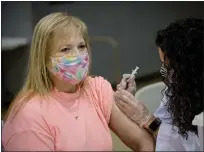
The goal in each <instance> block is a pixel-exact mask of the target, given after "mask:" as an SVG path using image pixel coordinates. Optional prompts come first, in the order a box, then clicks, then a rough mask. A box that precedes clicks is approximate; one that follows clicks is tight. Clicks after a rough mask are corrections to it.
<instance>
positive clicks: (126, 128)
mask: <svg viewBox="0 0 204 152" xmlns="http://www.w3.org/2000/svg"><path fill="white" fill-rule="evenodd" d="M109 127H110V129H111V130H112V131H113V132H114V133H115V134H116V135H117V136H118V137H119V138H120V139H121V140H122V141H123V142H124V143H125V144H126V145H127V146H128V147H130V148H132V149H133V150H139V149H141V147H142V148H143V146H144V144H149V145H150V146H149V147H147V149H148V148H150V149H151V150H153V149H152V148H153V147H154V146H153V145H154V143H153V137H152V136H151V135H150V134H149V133H148V132H147V131H146V130H144V129H142V128H140V127H139V126H138V125H137V124H135V123H134V122H133V121H131V120H130V119H129V118H128V117H127V116H126V115H125V114H124V113H123V112H122V111H120V109H119V108H118V107H117V105H116V104H115V102H113V106H112V111H111V116H110V122H109Z"/></svg>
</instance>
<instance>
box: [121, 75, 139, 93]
mask: <svg viewBox="0 0 204 152" xmlns="http://www.w3.org/2000/svg"><path fill="white" fill-rule="evenodd" d="M130 75H131V74H123V79H122V80H121V82H120V84H119V85H118V86H117V89H124V90H127V91H128V92H129V93H131V94H132V95H135V93H136V89H137V86H136V83H135V76H134V77H132V78H130Z"/></svg>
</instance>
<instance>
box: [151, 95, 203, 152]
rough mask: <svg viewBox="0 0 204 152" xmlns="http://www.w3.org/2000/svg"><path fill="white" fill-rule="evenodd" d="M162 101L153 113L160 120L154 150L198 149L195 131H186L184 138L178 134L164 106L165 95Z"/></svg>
mask: <svg viewBox="0 0 204 152" xmlns="http://www.w3.org/2000/svg"><path fill="white" fill-rule="evenodd" d="M163 101H164V102H163ZM163 101H162V102H161V104H160V106H159V108H158V109H157V111H156V112H155V113H154V115H155V116H156V117H158V118H160V119H161V120H162V124H161V125H160V129H159V132H158V136H157V141H156V151H200V144H199V139H198V136H197V135H196V134H195V133H193V132H188V139H187V140H186V139H185V138H183V137H182V136H181V135H179V134H178V127H175V126H172V119H171V116H170V114H169V113H168V111H167V107H166V106H165V103H166V102H167V98H166V96H164V98H163Z"/></svg>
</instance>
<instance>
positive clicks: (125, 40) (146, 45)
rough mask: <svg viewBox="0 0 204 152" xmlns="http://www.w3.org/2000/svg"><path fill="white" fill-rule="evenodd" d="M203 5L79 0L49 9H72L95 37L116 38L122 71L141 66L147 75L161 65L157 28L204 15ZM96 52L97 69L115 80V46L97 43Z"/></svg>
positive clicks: (70, 10) (94, 65)
mask: <svg viewBox="0 0 204 152" xmlns="http://www.w3.org/2000/svg"><path fill="white" fill-rule="evenodd" d="M203 8H204V3H203V2H197V3H196V2H76V3H74V4H67V5H66V4H61V5H56V6H53V7H49V12H56V11H68V12H70V13H71V14H73V15H75V16H78V17H80V18H81V19H82V20H84V21H85V23H86V24H87V26H88V28H89V34H90V35H91V36H96V35H101V36H111V37H113V38H114V39H115V40H116V41H117V42H118V43H119V56H120V65H121V72H122V73H128V72H131V70H132V69H134V68H135V66H136V65H138V66H139V67H140V72H139V74H140V76H143V75H147V74H150V73H152V72H156V71H158V70H159V67H160V61H159V58H158V53H157V50H156V47H155V45H154V40H155V34H156V31H157V30H158V29H160V28H163V27H165V26H166V25H167V24H169V22H170V21H174V20H175V19H179V18H184V17H188V16H194V17H204V9H203ZM92 53H93V66H92V67H93V72H94V73H96V74H101V75H103V76H105V77H107V78H109V79H110V80H114V77H113V76H114V75H113V72H114V66H113V65H114V63H113V58H112V57H113V53H112V51H111V47H110V46H109V48H108V47H107V46H104V45H102V44H95V45H94V48H93V50H92ZM109 65H110V66H109Z"/></svg>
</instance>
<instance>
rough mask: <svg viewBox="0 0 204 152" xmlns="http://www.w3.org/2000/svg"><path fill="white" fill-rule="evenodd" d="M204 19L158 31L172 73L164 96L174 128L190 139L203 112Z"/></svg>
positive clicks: (157, 38)
mask: <svg viewBox="0 0 204 152" xmlns="http://www.w3.org/2000/svg"><path fill="white" fill-rule="evenodd" d="M203 23H204V20H203V19H195V18H187V19H182V20H178V21H175V22H173V23H171V24H170V25H169V26H168V27H166V28H165V29H163V30H160V31H158V33H157V37H156V45H157V46H158V47H159V48H161V50H162V51H163V52H164V55H165V59H166V60H168V62H165V63H168V65H166V66H167V67H168V68H167V69H168V70H167V71H168V74H169V73H170V72H169V71H171V70H172V69H173V71H174V72H173V75H172V76H171V79H172V80H171V81H172V82H170V81H169V78H168V76H167V77H166V78H165V79H164V83H165V84H166V85H167V90H166V91H165V95H166V96H167V99H168V104H167V106H168V111H169V112H170V114H171V116H172V120H173V125H175V126H177V127H178V128H179V132H178V133H179V134H181V135H182V136H183V137H186V139H187V138H188V134H187V131H192V132H195V133H197V127H195V126H193V125H192V120H193V119H194V117H195V115H197V114H199V113H201V112H203V78H204V74H203V48H204V46H203V41H204V38H203V37H204V35H203V33H204V32H203V30H204V29H203ZM168 74H167V75H168Z"/></svg>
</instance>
